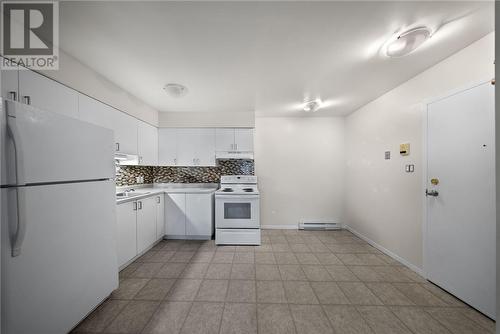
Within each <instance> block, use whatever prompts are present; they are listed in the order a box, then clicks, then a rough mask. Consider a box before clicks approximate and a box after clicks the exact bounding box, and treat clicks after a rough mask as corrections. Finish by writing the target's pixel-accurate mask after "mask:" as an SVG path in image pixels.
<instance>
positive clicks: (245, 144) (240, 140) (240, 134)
mask: <svg viewBox="0 0 500 334" xmlns="http://www.w3.org/2000/svg"><path fill="white" fill-rule="evenodd" d="M234 143H235V145H236V150H237V151H242V152H252V151H253V129H234Z"/></svg>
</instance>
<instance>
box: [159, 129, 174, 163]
mask: <svg viewBox="0 0 500 334" xmlns="http://www.w3.org/2000/svg"><path fill="white" fill-rule="evenodd" d="M158 164H159V165H160V166H175V165H177V129H175V128H163V129H158Z"/></svg>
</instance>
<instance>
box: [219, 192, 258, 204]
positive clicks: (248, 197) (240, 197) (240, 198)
mask: <svg viewBox="0 0 500 334" xmlns="http://www.w3.org/2000/svg"><path fill="white" fill-rule="evenodd" d="M259 198H260V195H218V194H217V195H215V199H232V200H236V201H238V202H242V201H246V200H255V199H259Z"/></svg>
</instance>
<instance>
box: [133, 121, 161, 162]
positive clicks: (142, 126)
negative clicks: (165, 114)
mask: <svg viewBox="0 0 500 334" xmlns="http://www.w3.org/2000/svg"><path fill="white" fill-rule="evenodd" d="M137 133H138V139H137V140H138V143H137V147H138V152H139V165H144V166H156V165H158V129H157V128H156V127H154V126H152V125H149V124H147V123H145V122H142V121H137Z"/></svg>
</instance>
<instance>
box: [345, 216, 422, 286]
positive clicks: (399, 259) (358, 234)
mask: <svg viewBox="0 0 500 334" xmlns="http://www.w3.org/2000/svg"><path fill="white" fill-rule="evenodd" d="M344 228H345V229H346V230H348V231H349V232H351V233H352V234H354V235H356V236H357V237H358V238H360V239H363V240H364V241H366V242H367V243H369V244H370V245H372V246H373V247H375V248H376V249H378V250H379V251H381V252H382V253H384V254H385V255H387V256H390V257H392V258H393V259H394V260H396V261H398V262H400V263H401V264H403V265H405V266H407V267H408V268H410V269H411V270H413V271H414V272H416V273H417V274H419V275H420V276H422V277H423V278H425V273H424V271H423V269H421V268H419V267H417V266H416V265H414V264H412V263H410V262H408V261H407V260H405V259H403V258H402V257H400V256H399V255H396V254H394V253H393V252H391V251H390V250H388V249H386V248H384V247H382V246H380V245H379V244H377V243H376V242H375V241H373V240H371V239H369V238H367V237H365V236H364V235H362V234H361V233H359V232H358V231H356V230H354V229H353V228H352V227H350V226H348V225H344Z"/></svg>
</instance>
